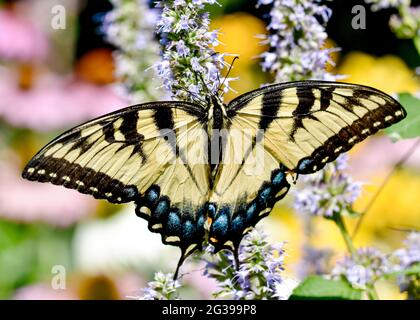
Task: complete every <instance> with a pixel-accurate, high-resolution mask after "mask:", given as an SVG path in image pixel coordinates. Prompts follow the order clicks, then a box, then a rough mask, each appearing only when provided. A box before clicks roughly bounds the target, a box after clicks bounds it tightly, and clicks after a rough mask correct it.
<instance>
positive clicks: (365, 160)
mask: <svg viewBox="0 0 420 320" xmlns="http://www.w3.org/2000/svg"><path fill="white" fill-rule="evenodd" d="M415 140H416V139H408V140H407V139H405V140H400V141H397V142H392V141H391V139H390V138H389V137H387V136H376V137H371V138H369V139H368V140H367V141H366V142H365V143H364V144H363V145H362V147H361V148H360V152H357V153H354V154H353V155H352V156H351V157H350V166H349V171H350V174H351V175H352V176H354V177H355V178H359V179H369V178H370V177H372V176H373V175H375V174H377V173H378V172H387V171H390V170H392V168H393V167H394V166H395V165H396V164H397V163H398V161H400V160H401V158H402V157H403V156H404V155H405V154H406V153H407V152H408V151H409V150H410V149H411V147H412V146H414V144H415ZM404 166H407V167H409V168H413V169H419V168H420V147H418V148H417V149H416V150H415V151H414V152H413V153H412V154H411V156H410V157H409V159H408V160H407V161H406V162H405V163H404Z"/></svg>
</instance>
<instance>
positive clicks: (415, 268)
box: [384, 263, 420, 278]
mask: <svg viewBox="0 0 420 320" xmlns="http://www.w3.org/2000/svg"><path fill="white" fill-rule="evenodd" d="M413 275H420V263H416V264H415V265H412V266H411V267H408V268H407V269H404V270H400V271H395V272H391V273H387V274H386V275H385V276H384V277H385V278H391V277H396V276H413Z"/></svg>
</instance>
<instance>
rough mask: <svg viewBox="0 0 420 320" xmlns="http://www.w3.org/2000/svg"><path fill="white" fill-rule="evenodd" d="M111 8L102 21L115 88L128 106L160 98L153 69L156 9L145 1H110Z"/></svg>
mask: <svg viewBox="0 0 420 320" xmlns="http://www.w3.org/2000/svg"><path fill="white" fill-rule="evenodd" d="M111 3H112V4H113V5H114V9H113V10H111V11H110V12H109V13H108V14H107V15H106V16H105V18H104V22H103V27H102V28H103V30H104V32H105V34H106V37H107V40H108V41H109V42H110V43H112V44H113V45H114V46H116V47H117V50H116V51H114V58H115V65H116V70H115V75H116V77H117V78H118V79H119V80H120V82H121V84H120V86H119V87H118V89H119V91H122V94H123V95H124V96H127V97H128V98H129V99H130V102H132V103H139V102H146V101H150V100H157V99H161V98H162V96H164V95H165V93H164V90H163V88H162V82H161V79H160V78H159V77H157V74H156V73H155V72H154V70H153V68H151V66H153V65H154V64H155V63H156V62H157V61H159V59H160V56H159V55H160V48H159V44H158V42H157V41H156V40H155V33H154V32H155V28H156V23H157V18H158V15H157V10H155V9H150V8H149V6H148V1H147V0H111Z"/></svg>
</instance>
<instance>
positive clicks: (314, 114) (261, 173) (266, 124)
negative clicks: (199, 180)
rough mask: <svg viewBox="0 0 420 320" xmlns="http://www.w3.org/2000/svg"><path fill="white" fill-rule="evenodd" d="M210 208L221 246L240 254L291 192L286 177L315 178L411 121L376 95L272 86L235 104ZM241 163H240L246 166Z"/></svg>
mask: <svg viewBox="0 0 420 320" xmlns="http://www.w3.org/2000/svg"><path fill="white" fill-rule="evenodd" d="M227 113H228V117H229V118H230V120H231V123H230V128H229V130H228V132H227V133H226V137H225V141H226V142H225V149H224V157H225V158H224V160H223V163H222V164H221V166H220V168H219V171H218V174H217V176H216V180H215V182H214V190H213V192H212V195H211V198H210V202H211V203H212V204H211V208H212V210H213V216H214V218H213V219H214V223H213V225H212V228H213V229H211V234H210V235H211V236H212V237H213V240H217V245H218V246H219V247H229V246H232V245H233V246H234V247H235V246H237V244H238V241H240V239H241V238H242V235H243V233H244V231H246V230H247V228H249V227H250V226H253V225H255V223H257V222H258V221H259V220H260V219H261V218H262V217H264V216H265V215H267V214H269V212H270V211H271V209H272V207H273V206H274V204H275V203H276V201H278V200H279V199H281V198H282V197H283V196H284V195H285V194H286V193H287V191H288V189H289V183H288V182H287V180H286V172H294V173H297V174H306V173H312V172H315V171H317V170H320V169H321V168H323V167H324V165H325V164H326V163H328V162H330V161H333V160H334V159H336V158H337V156H338V155H339V154H340V153H343V152H345V151H348V150H349V149H350V148H351V147H352V146H354V145H355V144H356V143H357V142H360V141H362V140H363V139H365V138H366V137H367V136H369V135H371V134H374V133H375V132H377V131H378V130H379V129H382V128H385V127H387V126H389V125H391V124H393V123H395V122H398V121H399V120H401V119H402V118H404V117H405V111H404V109H403V108H402V106H401V105H400V104H399V103H398V102H397V101H396V100H394V99H393V98H392V97H390V96H388V95H386V94H384V93H383V92H380V91H378V90H376V89H373V88H369V87H365V86H359V85H351V84H344V83H336V82H321V81H305V82H291V83H284V84H278V85H272V86H268V87H265V88H262V89H259V90H256V91H253V92H250V93H247V94H245V95H243V96H240V97H239V98H237V99H235V100H233V101H232V102H231V103H230V104H229V106H228V107H227ZM238 157H239V158H238Z"/></svg>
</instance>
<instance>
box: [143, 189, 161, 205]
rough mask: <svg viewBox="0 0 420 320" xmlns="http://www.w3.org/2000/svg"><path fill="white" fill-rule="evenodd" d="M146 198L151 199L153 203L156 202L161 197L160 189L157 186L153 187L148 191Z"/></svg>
mask: <svg viewBox="0 0 420 320" xmlns="http://www.w3.org/2000/svg"><path fill="white" fill-rule="evenodd" d="M146 199H147V200H149V201H150V202H151V203H152V204H153V205H154V204H156V201H158V199H159V191H158V190H156V189H155V188H151V189H150V190H149V191H148V192H147V196H146Z"/></svg>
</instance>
